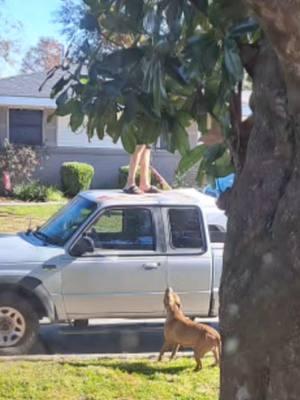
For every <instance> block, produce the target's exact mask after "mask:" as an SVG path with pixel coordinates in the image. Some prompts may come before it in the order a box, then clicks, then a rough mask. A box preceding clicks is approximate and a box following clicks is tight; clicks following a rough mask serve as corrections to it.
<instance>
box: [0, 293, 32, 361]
mask: <svg viewBox="0 0 300 400" xmlns="http://www.w3.org/2000/svg"><path fill="white" fill-rule="evenodd" d="M38 331H39V319H38V315H37V313H36V312H35V310H34V309H33V307H32V306H31V304H30V303H29V302H28V301H27V300H25V299H23V298H22V297H20V296H18V295H17V294H15V293H9V292H7V293H5V292H4V293H1V294H0V356H14V355H21V354H27V353H28V352H29V351H30V350H31V348H32V347H33V345H34V343H35V342H36V340H37V336H38Z"/></svg>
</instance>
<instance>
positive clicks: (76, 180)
mask: <svg viewBox="0 0 300 400" xmlns="http://www.w3.org/2000/svg"><path fill="white" fill-rule="evenodd" d="M94 175H95V170H94V168H93V167H92V165H90V164H85V163H79V162H66V163H64V164H63V165H62V167H61V182H62V188H63V191H64V193H65V194H66V195H68V196H76V194H77V193H79V192H81V191H83V190H88V189H89V188H90V187H91V183H92V181H93V178H94Z"/></svg>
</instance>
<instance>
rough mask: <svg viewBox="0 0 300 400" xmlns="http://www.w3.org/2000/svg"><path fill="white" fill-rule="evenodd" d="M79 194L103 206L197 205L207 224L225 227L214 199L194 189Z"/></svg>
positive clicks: (225, 224)
mask: <svg viewBox="0 0 300 400" xmlns="http://www.w3.org/2000/svg"><path fill="white" fill-rule="evenodd" d="M81 195H82V196H83V197H85V198H87V199H89V200H91V201H95V202H97V203H99V204H101V205H103V206H105V207H109V206H119V205H125V204H128V205H133V206H134V205H148V206H150V205H170V206H171V205H172V206H178V205H183V206H184V205H186V206H191V205H198V206H200V207H201V209H202V210H203V211H204V214H205V216H206V218H207V222H208V224H209V225H216V226H218V227H222V229H223V230H224V231H226V228H227V217H226V216H225V213H224V212H223V211H221V210H220V209H219V208H218V207H217V205H216V199H215V198H213V197H211V196H208V195H206V194H203V193H201V192H199V191H198V190H196V189H175V190H169V191H164V192H161V193H158V194H141V195H133V194H126V193H124V192H123V191H122V190H89V191H87V192H83V193H81Z"/></svg>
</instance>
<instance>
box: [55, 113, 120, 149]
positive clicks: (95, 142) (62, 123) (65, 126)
mask: <svg viewBox="0 0 300 400" xmlns="http://www.w3.org/2000/svg"><path fill="white" fill-rule="evenodd" d="M69 119H70V118H69V117H58V119H57V146H58V147H85V148H91V147H92V148H97V147H98V148H115V149H122V144H121V143H120V142H118V143H116V144H114V143H113V141H112V139H111V138H110V137H109V136H105V137H104V139H103V140H99V139H98V137H95V136H94V137H93V138H92V140H91V141H90V142H89V139H88V136H87V134H86V131H85V128H82V129H79V130H78V132H76V133H74V132H72V130H71V128H70V126H69Z"/></svg>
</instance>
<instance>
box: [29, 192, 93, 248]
mask: <svg viewBox="0 0 300 400" xmlns="http://www.w3.org/2000/svg"><path fill="white" fill-rule="evenodd" d="M96 208H97V203H95V202H94V201H91V200H88V199H86V198H84V197H81V196H78V197H76V198H75V199H74V200H73V201H71V202H70V203H69V204H68V205H67V206H65V207H64V208H63V209H62V210H60V211H59V212H58V213H57V214H56V215H55V216H54V217H53V218H51V219H50V220H49V221H48V222H47V223H46V224H45V225H43V226H42V227H41V228H40V229H39V230H38V231H37V232H36V233H37V235H38V234H39V235H40V237H43V238H44V239H45V241H46V242H48V243H49V244H54V245H58V246H64V245H65V244H66V242H67V241H68V240H69V239H70V238H71V236H72V235H73V233H75V232H76V231H77V229H78V228H80V226H82V225H83V224H84V222H85V221H86V220H87V219H88V217H89V216H90V215H91V214H92V213H93V212H94V211H95V210H96Z"/></svg>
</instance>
